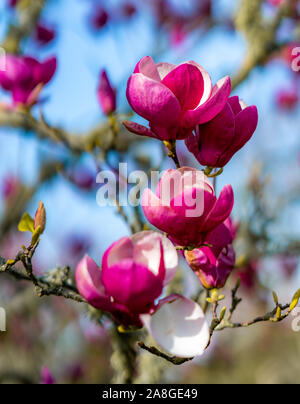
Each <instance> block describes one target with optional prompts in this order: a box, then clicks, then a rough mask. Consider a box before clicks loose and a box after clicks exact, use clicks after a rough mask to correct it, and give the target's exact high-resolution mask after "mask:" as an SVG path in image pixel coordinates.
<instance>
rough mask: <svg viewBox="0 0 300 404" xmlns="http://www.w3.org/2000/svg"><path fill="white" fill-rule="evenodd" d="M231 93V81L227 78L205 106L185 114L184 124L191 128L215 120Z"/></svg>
mask: <svg viewBox="0 0 300 404" xmlns="http://www.w3.org/2000/svg"><path fill="white" fill-rule="evenodd" d="M230 91H231V80H230V77H228V76H227V77H224V78H223V79H222V80H220V81H219V82H218V83H217V84H216V85H215V87H214V88H213V92H212V95H211V97H210V98H209V99H208V100H207V101H206V102H205V103H204V104H202V105H200V106H199V107H198V108H196V109H194V110H190V111H187V112H186V113H185V114H184V117H183V121H182V124H183V125H184V126H185V127H187V128H191V127H194V126H196V125H200V124H203V123H206V122H208V121H210V120H211V119H213V118H214V117H215V116H216V115H218V114H219V113H220V112H221V111H222V109H223V108H224V107H225V105H226V102H227V100H228V97H229V95H230Z"/></svg>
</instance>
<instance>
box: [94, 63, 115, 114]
mask: <svg viewBox="0 0 300 404" xmlns="http://www.w3.org/2000/svg"><path fill="white" fill-rule="evenodd" d="M98 100H99V103H100V106H101V109H102V111H103V113H104V114H106V115H109V114H111V113H113V112H114V111H115V110H116V90H115V89H114V88H113V87H112V86H111V84H110V81H109V78H108V76H107V73H106V71H105V70H102V72H101V74H100V82H99V87H98Z"/></svg>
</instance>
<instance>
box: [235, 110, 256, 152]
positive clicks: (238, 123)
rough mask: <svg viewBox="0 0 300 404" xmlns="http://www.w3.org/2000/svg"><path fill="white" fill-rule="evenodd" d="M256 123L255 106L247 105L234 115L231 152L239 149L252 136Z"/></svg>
mask: <svg viewBox="0 0 300 404" xmlns="http://www.w3.org/2000/svg"><path fill="white" fill-rule="evenodd" d="M257 124H258V112H257V108H256V107H255V106H252V107H248V108H246V109H244V110H243V111H241V112H240V113H239V114H238V115H237V116H236V117H235V138H234V141H233V144H232V146H231V148H230V152H231V153H233V154H234V153H236V152H237V151H238V150H240V149H241V148H242V147H243V146H244V145H245V144H246V143H247V142H248V141H249V140H250V139H251V137H252V135H253V133H254V132H255V130H256V128H257Z"/></svg>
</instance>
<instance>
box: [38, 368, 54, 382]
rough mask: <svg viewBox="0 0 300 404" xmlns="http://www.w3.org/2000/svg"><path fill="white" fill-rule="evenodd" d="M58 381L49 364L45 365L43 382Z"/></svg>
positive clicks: (42, 376)
mask: <svg viewBox="0 0 300 404" xmlns="http://www.w3.org/2000/svg"><path fill="white" fill-rule="evenodd" d="M55 383H56V381H55V379H54V377H53V375H52V373H51V371H50V369H49V368H48V367H47V366H43V367H42V370H41V384H55Z"/></svg>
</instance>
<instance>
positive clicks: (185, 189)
mask: <svg viewBox="0 0 300 404" xmlns="http://www.w3.org/2000/svg"><path fill="white" fill-rule="evenodd" d="M174 183H175V184H176V185H175V186H174V185H172V184H174ZM170 184H171V185H170ZM166 190H167V191H168V190H169V192H166ZM233 203H234V196H233V190H232V187H231V186H230V185H226V186H225V187H224V188H223V190H222V191H221V194H220V196H219V198H218V199H217V197H216V196H215V193H214V189H213V186H212V184H211V183H210V181H209V180H208V178H207V177H206V176H205V175H204V174H203V172H202V171H198V170H196V169H193V168H190V167H182V168H180V169H178V170H168V171H166V172H165V174H164V175H163V177H162V179H161V181H160V183H159V185H158V187H157V190H156V194H154V193H153V192H152V191H151V190H150V189H146V190H145V191H144V194H143V198H142V207H143V211H144V214H145V216H146V218H147V219H148V221H149V222H150V223H151V224H152V225H153V226H155V227H157V228H158V229H160V230H161V231H164V232H166V233H167V234H168V235H169V237H170V238H171V239H172V240H173V241H174V242H175V243H177V244H178V245H181V246H195V247H197V246H200V245H202V244H203V242H204V241H205V239H206V238H207V235H208V234H209V233H210V232H211V231H212V230H214V229H215V228H216V227H217V226H218V225H220V224H221V223H223V222H224V221H225V220H226V219H227V218H228V217H229V215H230V213H231V211H232V208H233Z"/></svg>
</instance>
